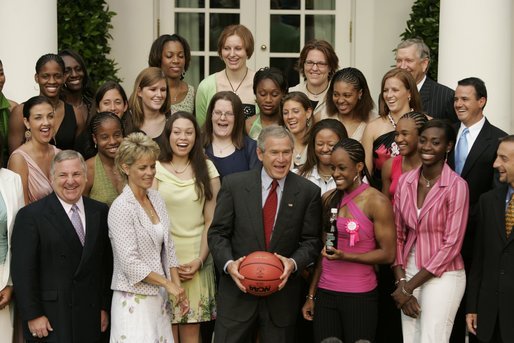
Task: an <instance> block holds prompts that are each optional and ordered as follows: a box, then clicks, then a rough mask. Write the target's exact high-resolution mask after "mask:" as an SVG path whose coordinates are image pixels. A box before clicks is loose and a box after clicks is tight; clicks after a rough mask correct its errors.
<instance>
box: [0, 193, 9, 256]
mask: <svg viewBox="0 0 514 343" xmlns="http://www.w3.org/2000/svg"><path fill="white" fill-rule="evenodd" d="M8 249H9V245H8V242H7V207H6V206H5V202H4V198H3V197H2V195H0V264H4V263H5V258H6V257H7V251H8Z"/></svg>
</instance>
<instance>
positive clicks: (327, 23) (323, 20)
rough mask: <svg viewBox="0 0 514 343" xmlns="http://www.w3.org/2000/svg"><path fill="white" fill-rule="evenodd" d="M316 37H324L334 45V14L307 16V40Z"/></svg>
mask: <svg viewBox="0 0 514 343" xmlns="http://www.w3.org/2000/svg"><path fill="white" fill-rule="evenodd" d="M314 38H316V39H324V40H326V41H327V42H329V43H330V44H332V46H334V45H335V16H334V15H306V16H305V42H308V41H310V40H311V39H314Z"/></svg>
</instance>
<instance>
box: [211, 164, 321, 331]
mask: <svg viewBox="0 0 514 343" xmlns="http://www.w3.org/2000/svg"><path fill="white" fill-rule="evenodd" d="M320 237H321V199H320V190H319V187H318V186H316V185H314V184H313V183H312V182H310V181H308V180H306V179H304V178H302V177H301V176H298V175H296V174H294V173H292V172H289V174H288V175H287V177H286V180H285V183H284V190H283V193H282V199H281V202H280V207H279V211H278V214H277V219H276V223H275V227H274V231H273V235H272V238H271V241H270V246H269V251H271V252H276V253H278V254H280V255H282V256H285V257H291V258H293V259H294V260H295V261H296V264H297V266H298V270H297V271H296V272H295V273H294V274H292V275H291V276H290V278H289V280H288V282H287V284H286V286H285V287H284V288H283V289H282V290H280V291H278V292H276V293H274V294H272V295H270V296H269V297H267V298H266V300H265V301H267V305H268V309H269V312H270V316H271V320H272V321H273V323H274V324H275V325H277V326H279V327H284V326H289V325H293V324H294V322H295V320H296V318H297V316H298V311H299V310H300V303H299V300H300V292H301V285H302V283H301V280H300V278H297V277H296V276H297V275H298V274H300V273H301V271H302V270H303V269H304V268H305V267H306V266H307V265H309V264H310V263H313V262H315V261H316V259H317V257H318V255H319V253H320V251H321V248H322V243H321V239H320ZM208 241H209V248H210V251H211V253H212V256H213V258H214V262H215V263H216V266H217V267H218V269H219V270H220V271H223V268H224V266H225V264H226V263H227V261H229V260H236V259H238V258H240V257H241V256H246V255H248V254H249V253H251V252H253V251H263V250H266V249H265V244H264V228H263V222H262V190H261V170H260V169H257V170H251V171H247V172H242V173H237V174H231V175H228V176H226V177H225V178H224V179H223V184H222V186H221V190H220V192H219V194H218V199H217V203H216V210H215V212H214V219H213V221H212V224H211V227H210V229H209V235H208ZM221 274H222V275H221V277H220V283H219V290H218V302H217V304H218V308H217V310H218V317H226V318H229V319H231V320H235V321H239V322H245V321H247V320H249V319H250V317H251V316H252V315H253V314H254V313H255V312H256V311H257V305H258V301H259V299H260V297H257V296H254V295H250V294H245V293H243V292H241V291H240V290H239V288H237V286H236V284H235V283H234V281H233V280H232V278H231V277H230V275H228V274H226V273H223V272H222V273H221Z"/></svg>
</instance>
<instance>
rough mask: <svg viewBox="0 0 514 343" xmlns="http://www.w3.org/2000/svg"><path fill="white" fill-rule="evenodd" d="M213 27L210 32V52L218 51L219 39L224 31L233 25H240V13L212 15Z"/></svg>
mask: <svg viewBox="0 0 514 343" xmlns="http://www.w3.org/2000/svg"><path fill="white" fill-rule="evenodd" d="M210 19H211V23H210V24H211V26H210V30H209V41H210V44H209V50H210V51H217V50H218V38H219V36H220V34H221V32H222V31H223V29H224V28H225V27H226V26H228V25H232V24H239V14H238V13H211V15H210Z"/></svg>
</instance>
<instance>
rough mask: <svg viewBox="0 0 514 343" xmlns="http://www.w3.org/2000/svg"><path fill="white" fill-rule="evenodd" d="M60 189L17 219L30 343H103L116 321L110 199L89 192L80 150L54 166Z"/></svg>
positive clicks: (15, 267)
mask: <svg viewBox="0 0 514 343" xmlns="http://www.w3.org/2000/svg"><path fill="white" fill-rule="evenodd" d="M51 178H52V187H53V190H54V192H53V193H52V194H50V195H48V196H46V197H45V198H43V199H41V200H39V201H37V202H35V203H32V204H30V205H28V206H26V207H24V208H22V209H21V210H20V211H19V212H18V215H17V216H16V220H15V223H14V229H13V235H12V265H11V273H12V279H13V285H14V293H15V296H16V300H17V303H16V305H17V306H18V310H19V313H20V316H21V319H22V321H23V329H24V336H25V339H26V340H27V342H60V343H70V342H73V343H80V342H84V343H86V342H87V343H92V342H99V340H100V334H101V332H102V331H105V329H106V328H107V324H108V316H107V313H108V309H109V304H110V290H109V284H110V275H111V273H112V252H111V248H110V244H109V238H108V236H107V234H108V228H107V212H108V208H107V206H106V205H105V204H102V203H100V202H97V201H94V200H91V199H88V198H85V197H82V192H83V190H84V187H85V185H86V164H85V162H84V159H83V158H82V156H81V155H80V154H79V153H77V152H75V151H72V150H65V151H61V152H59V153H58V154H57V155H56V156H55V157H54V160H53V161H52V166H51Z"/></svg>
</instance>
